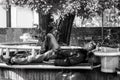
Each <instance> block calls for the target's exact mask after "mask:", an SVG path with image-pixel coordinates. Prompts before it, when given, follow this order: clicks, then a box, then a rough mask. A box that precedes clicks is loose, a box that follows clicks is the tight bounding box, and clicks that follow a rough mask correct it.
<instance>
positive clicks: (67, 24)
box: [58, 14, 75, 45]
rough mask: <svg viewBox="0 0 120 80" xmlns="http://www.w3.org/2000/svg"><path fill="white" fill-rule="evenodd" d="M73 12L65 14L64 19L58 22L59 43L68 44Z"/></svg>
mask: <svg viewBox="0 0 120 80" xmlns="http://www.w3.org/2000/svg"><path fill="white" fill-rule="evenodd" d="M74 17H75V14H69V15H66V16H65V18H64V20H62V21H61V23H60V26H59V27H60V35H59V41H58V42H59V43H65V44H67V45H69V42H70V35H71V29H72V25H73V21H74Z"/></svg>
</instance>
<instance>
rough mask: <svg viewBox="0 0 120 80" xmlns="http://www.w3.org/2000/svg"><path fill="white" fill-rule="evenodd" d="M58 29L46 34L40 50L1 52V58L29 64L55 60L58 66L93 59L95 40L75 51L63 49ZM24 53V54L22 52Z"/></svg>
mask: <svg viewBox="0 0 120 80" xmlns="http://www.w3.org/2000/svg"><path fill="white" fill-rule="evenodd" d="M56 34H57V30H54V29H52V30H51V31H50V32H49V33H48V34H47V35H46V36H45V40H44V42H43V47H42V50H41V51H40V52H37V51H36V52H35V53H29V52H25V51H22V52H17V53H14V55H10V57H9V58H8V57H5V55H3V53H0V58H1V60H2V61H3V62H5V63H6V64H19V65H20V64H21V65H23V64H29V63H42V62H43V61H49V60H53V64H54V65H56V66H72V65H77V64H80V63H83V62H85V61H86V60H87V61H91V60H92V58H93V57H90V58H89V57H88V56H93V53H92V52H91V51H92V50H94V49H95V48H96V45H95V43H94V42H90V43H88V44H86V45H85V47H83V48H82V49H77V50H75V51H70V50H62V49H61V48H60V45H59V44H58V42H57V40H56V38H55V37H56ZM21 53H22V54H21ZM90 59H91V60H90Z"/></svg>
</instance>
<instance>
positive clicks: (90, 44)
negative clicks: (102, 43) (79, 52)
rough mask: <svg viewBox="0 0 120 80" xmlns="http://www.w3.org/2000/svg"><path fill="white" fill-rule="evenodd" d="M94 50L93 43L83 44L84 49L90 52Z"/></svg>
mask: <svg viewBox="0 0 120 80" xmlns="http://www.w3.org/2000/svg"><path fill="white" fill-rule="evenodd" d="M95 48H96V43H95V42H94V41H90V42H89V43H87V44H85V46H84V49H86V50H88V51H91V50H93V49H95Z"/></svg>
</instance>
